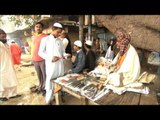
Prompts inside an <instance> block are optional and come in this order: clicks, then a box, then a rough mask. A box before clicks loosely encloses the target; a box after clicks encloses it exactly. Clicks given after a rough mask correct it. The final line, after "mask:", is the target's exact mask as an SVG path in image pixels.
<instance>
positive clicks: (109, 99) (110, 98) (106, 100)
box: [97, 93, 124, 105]
mask: <svg viewBox="0 0 160 120" xmlns="http://www.w3.org/2000/svg"><path fill="white" fill-rule="evenodd" d="M123 97H124V95H123V94H122V95H118V94H115V93H109V94H107V95H105V96H104V97H102V98H101V99H100V100H98V101H97V104H99V105H118V104H119V103H120V101H121V99H123Z"/></svg>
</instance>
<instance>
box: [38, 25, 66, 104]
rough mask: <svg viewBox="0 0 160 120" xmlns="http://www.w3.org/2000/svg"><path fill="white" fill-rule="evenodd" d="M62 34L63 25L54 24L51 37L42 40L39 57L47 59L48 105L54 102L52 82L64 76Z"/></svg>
mask: <svg viewBox="0 0 160 120" xmlns="http://www.w3.org/2000/svg"><path fill="white" fill-rule="evenodd" d="M61 32H62V25H61V24H60V23H54V24H53V27H52V32H51V34H50V35H49V36H47V37H45V38H43V39H42V41H41V44H40V49H39V55H40V56H41V57H42V58H43V59H45V63H46V85H45V89H46V98H45V101H46V103H47V104H50V102H51V100H53V89H54V88H53V83H52V81H51V80H53V79H56V78H57V77H60V76H63V75H64V64H63V58H64V54H65V49H64V47H63V43H62V40H61V39H60V38H59V36H60V34H61Z"/></svg>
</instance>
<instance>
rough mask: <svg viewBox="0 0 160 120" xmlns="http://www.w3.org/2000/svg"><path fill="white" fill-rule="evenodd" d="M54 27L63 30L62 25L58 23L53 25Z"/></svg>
mask: <svg viewBox="0 0 160 120" xmlns="http://www.w3.org/2000/svg"><path fill="white" fill-rule="evenodd" d="M53 27H57V28H63V27H62V25H61V24H60V23H57V22H56V23H54V24H53Z"/></svg>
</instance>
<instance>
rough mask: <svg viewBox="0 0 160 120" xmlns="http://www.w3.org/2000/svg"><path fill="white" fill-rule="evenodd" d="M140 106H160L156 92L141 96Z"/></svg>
mask: <svg viewBox="0 0 160 120" xmlns="http://www.w3.org/2000/svg"><path fill="white" fill-rule="evenodd" d="M140 105H158V99H157V95H156V92H154V91H151V92H150V93H149V94H141V98H140Z"/></svg>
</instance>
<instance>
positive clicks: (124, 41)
mask: <svg viewBox="0 0 160 120" xmlns="http://www.w3.org/2000/svg"><path fill="white" fill-rule="evenodd" d="M118 32H119V34H118V35H117V42H119V49H120V51H119V54H120V55H121V56H122V55H124V54H125V53H126V52H127V50H128V45H129V43H130V41H131V37H130V35H129V34H126V31H125V30H123V29H118V30H117V33H118Z"/></svg>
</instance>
